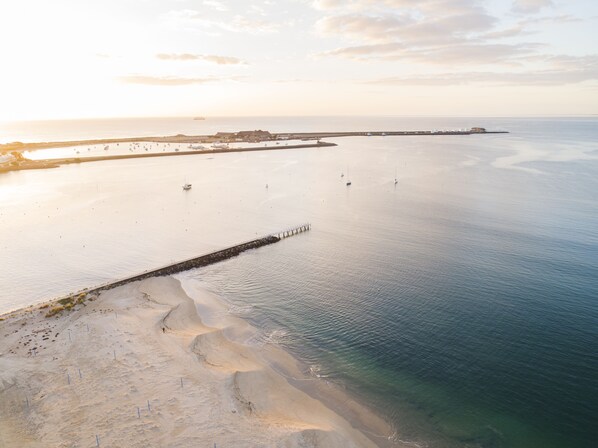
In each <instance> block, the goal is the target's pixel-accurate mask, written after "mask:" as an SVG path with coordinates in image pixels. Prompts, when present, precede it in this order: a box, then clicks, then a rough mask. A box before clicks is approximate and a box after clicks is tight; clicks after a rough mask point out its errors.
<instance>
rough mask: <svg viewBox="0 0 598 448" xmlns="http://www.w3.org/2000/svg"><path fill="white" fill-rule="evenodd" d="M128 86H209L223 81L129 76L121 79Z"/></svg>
mask: <svg viewBox="0 0 598 448" xmlns="http://www.w3.org/2000/svg"><path fill="white" fill-rule="evenodd" d="M119 79H120V80H121V81H122V82H124V83H126V84H141V85H145V86H187V85H190V84H207V83H210V82H217V81H222V79H219V78H179V77H176V76H145V75H129V76H121V77H120V78H119Z"/></svg>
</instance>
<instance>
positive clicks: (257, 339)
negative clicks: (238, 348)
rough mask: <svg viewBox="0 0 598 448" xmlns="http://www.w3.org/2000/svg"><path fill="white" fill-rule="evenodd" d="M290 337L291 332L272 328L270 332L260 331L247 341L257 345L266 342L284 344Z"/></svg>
mask: <svg viewBox="0 0 598 448" xmlns="http://www.w3.org/2000/svg"><path fill="white" fill-rule="evenodd" d="M289 338H290V335H289V332H288V331H286V330H282V329H277V330H272V331H270V332H267V333H266V332H262V333H258V334H256V335H255V336H253V337H251V338H250V339H249V340H248V341H247V342H246V343H248V344H250V345H255V346H263V345H266V344H274V345H283V344H284V343H285V342H288V340H289Z"/></svg>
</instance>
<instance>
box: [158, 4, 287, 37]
mask: <svg viewBox="0 0 598 448" xmlns="http://www.w3.org/2000/svg"><path fill="white" fill-rule="evenodd" d="M167 17H168V19H170V20H175V21H177V22H183V23H185V24H187V25H191V26H193V27H199V28H204V29H206V30H220V31H230V32H233V33H250V34H266V33H274V32H276V31H278V30H279V28H280V24H278V23H276V22H271V21H269V20H265V19H262V18H250V17H247V16H242V15H240V14H236V15H234V16H232V17H227V18H224V19H216V18H209V17H207V16H206V15H205V14H203V13H202V12H200V11H196V10H192V9H183V10H177V11H170V12H169V13H168V14H167Z"/></svg>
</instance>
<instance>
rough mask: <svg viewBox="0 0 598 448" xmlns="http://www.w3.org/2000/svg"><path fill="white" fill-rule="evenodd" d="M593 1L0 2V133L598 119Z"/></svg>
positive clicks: (597, 12)
mask: <svg viewBox="0 0 598 448" xmlns="http://www.w3.org/2000/svg"><path fill="white" fill-rule="evenodd" d="M597 29H598V2H597V1H595V0H489V1H477V0H280V1H274V0H85V1H82V0H51V1H49V0H0V120H4V121H6V120H33V119H69V118H100V117H144V116H206V117H209V116H274V115H284V116H300V115H308V116H322V115H364V116H371V115H415V116H520V115H524V116H525V115H584V114H598V45H597V44H596V42H598V31H597Z"/></svg>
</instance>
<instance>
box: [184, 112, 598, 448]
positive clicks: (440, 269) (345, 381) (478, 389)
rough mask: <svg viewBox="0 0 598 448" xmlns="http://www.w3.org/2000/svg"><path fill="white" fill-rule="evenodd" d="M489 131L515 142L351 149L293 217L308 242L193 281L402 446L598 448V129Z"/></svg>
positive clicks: (573, 123)
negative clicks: (357, 405) (362, 406)
mask: <svg viewBox="0 0 598 448" xmlns="http://www.w3.org/2000/svg"><path fill="white" fill-rule="evenodd" d="M489 121H490V122H488V123H485V124H486V126H487V127H489V128H499V129H508V130H509V131H511V133H510V134H508V135H501V136H484V137H480V138H478V137H476V138H475V139H470V140H468V141H463V140H448V139H444V140H440V139H438V140H432V139H428V140H423V139H422V140H417V139H411V140H409V139H405V140H401V139H394V140H390V139H388V138H387V140H383V141H382V142H380V141H378V140H377V141H375V142H373V143H372V144H370V142H368V141H364V140H363V139H362V140H357V139H355V140H345V141H341V140H340V139H339V140H338V142H339V143H341V146H340V147H339V149H338V153H337V156H339V155H340V157H339V158H340V159H341V160H342V162H340V163H338V169H336V170H334V171H333V172H330V170H328V171H326V167H325V166H324V168H322V169H321V171H326V172H325V173H323V172H321V171H318V166H321V165H320V164H318V165H311V166H309V169H310V170H312V171H318V172H307V168H306V172H305V173H302V176H303V178H305V179H308V181H307V182H305V188H306V190H307V191H306V192H304V193H301V192H297V193H296V194H295V195H294V196H293V197H292V198H291V201H290V202H291V203H290V204H289V205H287V207H289V208H292V209H293V211H296V210H298V209H299V210H302V211H303V214H304V216H305V221H310V222H311V223H312V224H313V230H312V231H311V232H309V233H306V234H303V235H300V236H296V237H293V238H290V239H287V240H284V241H282V242H280V243H278V244H276V245H273V246H269V247H267V248H263V249H260V250H258V251H254V252H251V253H247V254H244V255H242V256H240V257H238V258H236V259H233V260H230V261H227V262H225V263H222V264H218V265H214V266H211V267H209V268H206V269H203V270H201V271H198V272H196V273H194V274H193V275H194V276H195V277H197V278H199V279H201V280H203V281H206V282H207V283H208V284H211V285H212V287H213V288H214V289H215V290H216V291H217V292H219V293H221V294H222V295H223V296H224V297H225V298H226V300H228V301H230V302H231V303H233V304H235V305H239V306H243V308H242V309H244V310H246V309H247V306H248V305H249V306H250V312H249V313H248V314H247V315H246V317H248V318H249V319H250V320H252V321H253V322H254V323H255V324H256V325H258V326H259V327H260V328H263V329H264V331H265V332H274V333H273V334H277V335H278V336H279V339H280V341H279V342H280V343H281V344H283V345H284V346H285V347H287V348H288V349H289V350H291V351H292V352H293V353H295V354H296V355H297V356H298V357H299V358H300V359H302V360H303V361H304V362H306V363H307V364H308V365H310V366H312V368H313V369H314V370H315V371H316V372H318V373H319V374H320V375H321V376H322V377H326V378H327V379H329V380H332V381H335V382H337V383H338V384H341V385H342V386H343V387H346V388H347V389H348V390H349V391H350V392H352V393H353V394H355V395H357V396H359V397H361V398H362V399H363V400H364V401H365V402H367V403H368V404H369V405H370V406H372V407H374V408H375V409H377V410H378V411H379V412H380V413H381V414H382V415H384V416H386V417H387V418H388V419H389V420H390V421H391V422H392V423H393V425H394V427H395V428H396V430H397V438H398V439H401V440H407V441H412V442H416V443H417V444H418V445H419V446H428V447H517V448H523V447H545V448H550V447H555V448H556V447H559V448H561V447H593V446H597V445H596V443H597V442H596V441H597V440H598V203H597V201H596V198H597V197H598V145H597V144H596V142H598V126H597V125H598V121H596V120H593V119H536V120H531V119H528V120H523V119H513V120H509V119H501V120H494V121H492V120H489ZM513 156H516V157H515V158H512V159H509V157H513ZM347 169H348V170H349V175H350V176H351V178H352V181H353V185H352V186H351V187H350V188H347V187H345V185H344V181H343V180H341V179H340V175H339V173H340V172H341V171H346V170H347ZM395 170H396V171H397V172H398V174H397V177H399V180H400V182H399V184H398V185H397V186H396V188H395V187H394V185H393V182H392V179H393V178H394V172H395ZM322 176H329V177H330V178H333V180H331V185H335V186H336V187H334V188H332V187H331V188H322V187H321V186H318V187H312V186H311V185H312V182H313V183H314V184H315V183H318V182H322V180H321V179H322ZM337 178H338V179H337ZM312 188H318V191H324V192H323V193H320V194H319V195H317V196H316V197H314V195H313V194H312V193H311V192H310V190H311V189H312ZM288 200H289V199H288V198H287V201H288ZM279 212H280V213H284V212H285V211H284V207H282V206H281V208H280V210H279Z"/></svg>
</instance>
